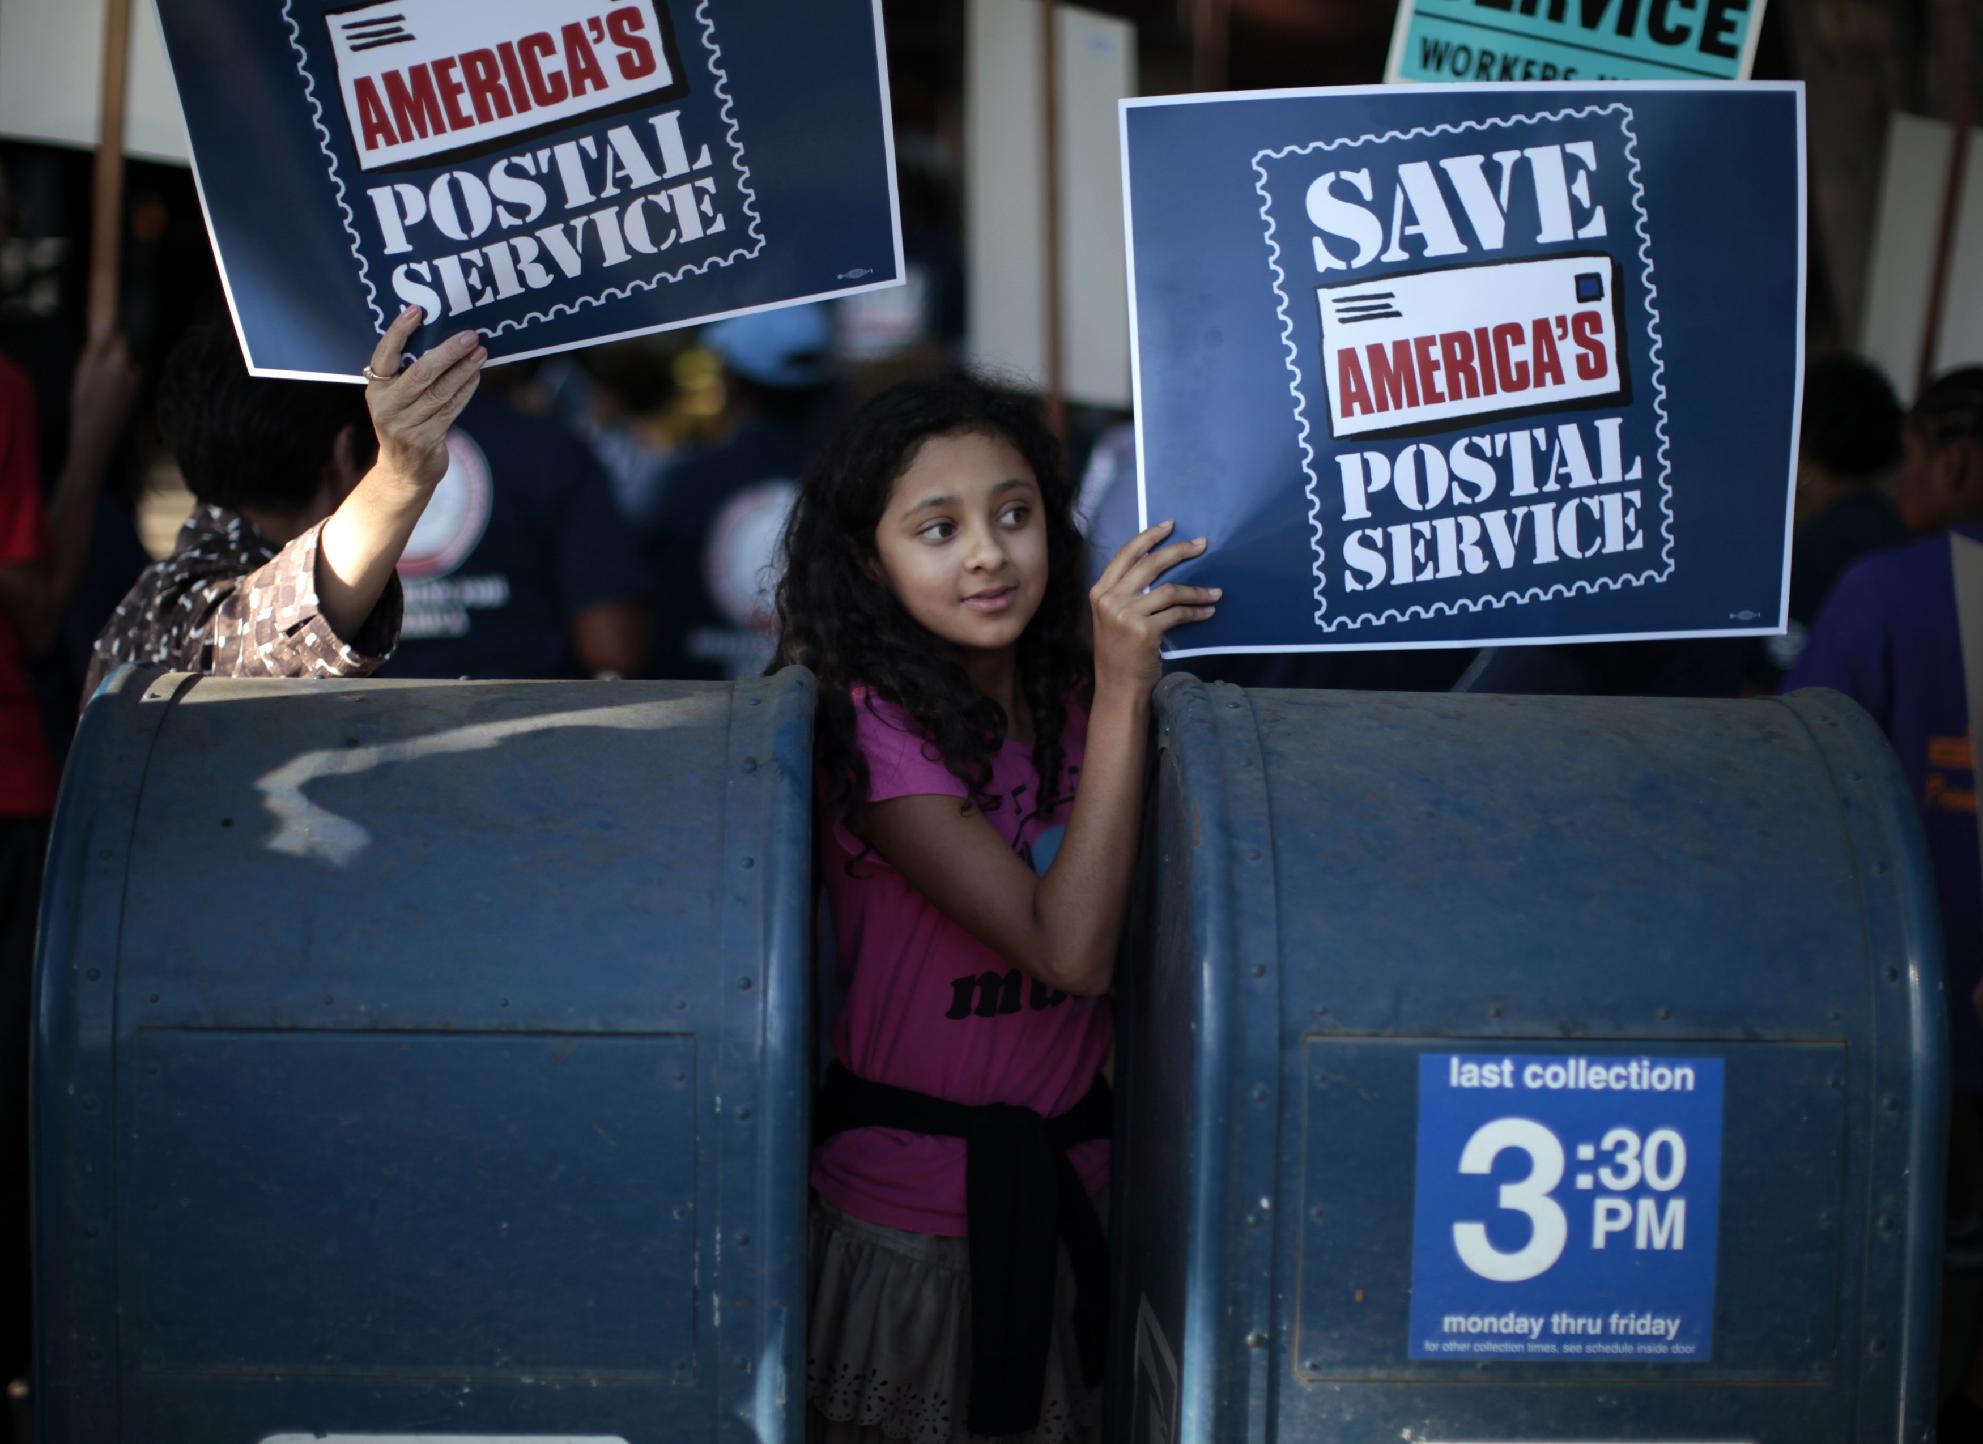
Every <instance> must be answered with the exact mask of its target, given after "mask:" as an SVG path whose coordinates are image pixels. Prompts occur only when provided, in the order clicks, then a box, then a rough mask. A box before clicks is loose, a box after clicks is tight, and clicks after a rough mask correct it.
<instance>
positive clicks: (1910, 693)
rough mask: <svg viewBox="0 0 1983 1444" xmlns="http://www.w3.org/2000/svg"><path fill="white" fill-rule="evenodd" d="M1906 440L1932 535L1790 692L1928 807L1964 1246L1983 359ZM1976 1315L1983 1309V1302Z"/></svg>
mask: <svg viewBox="0 0 1983 1444" xmlns="http://www.w3.org/2000/svg"><path fill="white" fill-rule="evenodd" d="M1901 444H1902V460H1901V471H1900V479H1899V497H1898V500H1899V505H1900V513H1901V517H1902V519H1903V520H1904V521H1905V522H1906V523H1907V525H1908V529H1909V530H1910V531H1912V532H1914V533H1916V534H1917V536H1919V537H1920V538H1921V539H1920V540H1917V541H1914V542H1911V543H1909V544H1907V545H1904V546H1899V547H1894V548H1891V549H1889V550H1887V551H1882V552H1875V553H1873V554H1872V555H1870V556H1867V557H1865V558H1863V559H1861V560H1860V561H1859V562H1858V563H1856V564H1855V565H1853V566H1852V567H1851V568H1849V569H1848V570H1847V571H1846V572H1845V574H1844V575H1843V576H1842V577H1840V578H1839V582H1838V585H1837V586H1836V587H1835V588H1834V589H1833V591H1832V594H1831V596H1830V598H1829V599H1827V601H1826V602H1825V605H1824V607H1823V608H1822V609H1821V610H1820V611H1819V613H1818V617H1817V621H1816V623H1815V624H1814V625H1813V627H1812V629H1811V636H1810V640H1809V642H1808V643H1807V644H1806V646H1805V648H1804V651H1803V653H1802V655H1801V656H1799V658H1798V659H1797V665H1796V666H1795V667H1794V668H1793V669H1792V671H1791V673H1790V675H1789V677H1788V678H1787V679H1786V681H1785V690H1786V691H1788V690H1790V689H1793V688H1797V687H1832V688H1835V689H1836V690H1838V691H1840V692H1843V693H1845V694H1846V695H1847V696H1848V697H1851V698H1852V699H1853V700H1854V701H1856V702H1858V703H1859V705H1860V706H1862V707H1864V708H1865V709H1866V710H1867V711H1868V712H1869V713H1871V714H1872V716H1873V719H1874V721H1876V722H1878V723H1879V724H1880V727H1881V729H1882V730H1883V731H1885V733H1886V734H1887V740H1888V741H1889V742H1891V743H1892V744H1893V749H1894V751H1895V753H1896V754H1898V755H1899V758H1900V765H1901V769H1902V771H1904V772H1905V773H1906V775H1907V780H1908V783H1909V785H1910V786H1911V787H1912V789H1913V792H1914V800H1915V803H1916V804H1917V805H1918V806H1919V807H1920V809H1921V822H1922V829H1923V831H1924V832H1925V833H1926V835H1927V840H1928V855H1929V861H1930V864H1931V866H1932V867H1933V869H1934V873H1935V886H1936V890H1937V893H1938V894H1939V896H1940V899H1941V910H1942V937H1943V956H1944V961H1945V968H1946V974H1947V979H1948V999H1949V1010H1948V1013H1949V1072H1950V1079H1951V1082H1952V1084H1953V1086H1954V1092H1955V1097H1954V1099H1953V1103H1954V1106H1953V1108H1952V1110H1951V1114H1950V1148H1949V1235H1950V1238H1949V1241H1950V1244H1951V1248H1952V1251H1953V1250H1954V1249H1955V1248H1956V1247H1958V1246H1963V1247H1971V1248H1973V1247H1974V1245H1976V1244H1977V1243H1983V1024H1979V1021H1978V1016H1977V1012H1976V1010H1975V1009H1974V1008H1973V1007H1972V1006H1971V999H1972V997H1973V996H1974V995H1975V993H1976V991H1977V988H1978V985H1979V983H1983V858H1979V847H1978V842H1977V817H1976V762H1975V753H1974V749H1973V746H1972V743H1971V740H1970V718H1969V692H1968V688H1967V685H1966V682H1965V678H1964V672H1963V644H1962V643H1963V639H1962V628H1963V622H1962V619H1961V616H1960V612H1959V610H1958V607H1957V594H1958V584H1957V571H1958V567H1959V566H1960V565H1969V564H1970V563H1966V561H1965V559H1964V558H1963V550H1964V549H1966V548H1967V547H1969V546H1970V545H1971V544H1978V545H1983V367H1969V368H1966V369H1964V370H1960V371H1952V372H1949V373H1948V374H1947V375H1944V376H1942V377H1940V378H1938V379H1937V380H1936V381H1935V382H1933V383H1932V384H1931V385H1930V386H1929V387H1928V388H1927V389H1926V390H1925V391H1923V392H1922V393H1921V397H1920V399H1919V400H1918V401H1916V402H1915V403H1914V407H1913V410H1912V411H1910V412H1909V413H1908V418H1907V425H1906V427H1905V430H1904V431H1903V433H1902V442H1901ZM1979 623H1983V619H1979V618H1973V619H1971V621H1970V623H1969V625H1971V626H1972V627H1973V626H1976V625H1978V624H1979ZM1965 1241H1966V1243H1965ZM1950 1291H1951V1294H1952V1295H1954V1296H1956V1297H1955V1298H1952V1300H1951V1302H1952V1303H1953V1302H1956V1301H1957V1299H1959V1298H1960V1297H1961V1296H1962V1295H1963V1294H1965V1293H1973V1292H1974V1290H1973V1289H1971V1290H1961V1289H1958V1288H1956V1287H1955V1285H1954V1283H1953V1282H1952V1283H1951V1290H1950ZM1963 1312H1967V1313H1970V1314H1971V1315H1972V1316H1973V1315H1974V1313H1975V1300H1974V1299H1973V1298H1972V1299H1970V1301H1969V1307H1968V1308H1967V1309H1965V1310H1963ZM1960 1332H1963V1331H1962V1330H1952V1331H1951V1333H1950V1335H1949V1338H1950V1341H1951V1342H1953V1338H1954V1335H1955V1334H1957V1333H1960ZM1968 1351H1969V1352H1970V1353H1973V1352H1974V1346H1973V1344H1972V1345H1970V1346H1968ZM1945 1362H1946V1363H1947V1364H1948V1365H1950V1367H1945V1369H1944V1377H1945V1379H1947V1381H1948V1383H1949V1385H1950V1386H1951V1387H1952V1388H1958V1389H1959V1390H1960V1392H1959V1393H1958V1394H1957V1395H1956V1396H1955V1397H1953V1398H1951V1399H1950V1400H1949V1402H1948V1403H1947V1405H1946V1406H1945V1408H1944V1416H1943V1424H1944V1427H1943V1433H1942V1437H1943V1438H1945V1439H1946V1438H1983V1369H1979V1368H1978V1367H1977V1366H1976V1364H1975V1363H1968V1364H1967V1367H1966V1368H1965V1367H1964V1365H1962V1364H1957V1362H1956V1361H1955V1360H1954V1359H1951V1360H1948V1361H1945ZM1965 1375H1966V1377H1965ZM1951 1424H1953V1425H1954V1426H1955V1429H1956V1432H1950V1425H1951Z"/></svg>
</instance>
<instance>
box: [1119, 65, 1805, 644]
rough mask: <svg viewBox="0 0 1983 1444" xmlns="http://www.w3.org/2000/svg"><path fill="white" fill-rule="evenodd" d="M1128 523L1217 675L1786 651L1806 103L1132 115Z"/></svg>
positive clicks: (1499, 96)
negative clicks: (1201, 604)
mask: <svg viewBox="0 0 1983 1444" xmlns="http://www.w3.org/2000/svg"><path fill="white" fill-rule="evenodd" d="M1122 120H1123V164H1124V174H1125V190H1126V193H1127V197H1128V218H1127V227H1128V235H1129V248H1130V253H1131V268H1130V281H1129V287H1130V307H1131V327H1132V331H1131V334H1132V337H1133V341H1134V360H1135V366H1136V396H1137V404H1136V418H1137V441H1138V467H1139V476H1138V488H1139V490H1138V498H1139V508H1140V514H1141V516H1142V517H1143V519H1144V520H1145V522H1146V523H1147V522H1150V521H1157V520H1162V519H1165V518H1175V519H1176V520H1177V522H1178V524H1179V528H1180V531H1181V532H1182V533H1183V534H1185V535H1198V534H1203V535H1206V536H1208V537H1209V538H1210V539H1211V547H1210V550H1209V553H1208V555H1207V556H1205V557H1204V558H1202V559H1200V560H1198V561H1196V562H1193V563H1190V564H1187V565H1185V566H1181V567H1179V568H1178V569H1177V571H1176V573H1174V575H1175V576H1177V577H1178V579H1180V580H1189V581H1191V582H1194V583H1198V584H1204V585H1219V586H1223V587H1224V588H1225V589H1226V595H1225V598H1224V600H1223V602H1222V603H1221V605H1220V608H1219V614H1218V616H1217V617H1215V618H1214V619H1212V620H1210V621H1208V622H1204V623H1201V624H1198V625H1196V626H1194V627H1193V628H1191V629H1190V631H1189V632H1186V633H1179V634H1177V637H1176V640H1177V641H1178V643H1179V647H1178V650H1177V651H1175V652H1174V653H1172V655H1176V656H1191V655H1195V654H1197V653H1199V652H1237V651H1267V652H1289V651H1332V650H1341V649H1353V648H1372V647H1386V648H1398V647H1434V646H1460V645H1478V644H1488V643H1501V644H1514V643H1523V642H1545V641H1573V640H1599V639H1618V638H1627V637H1647V638H1650V637H1675V636H1686V635H1757V634H1762V633H1768V632H1773V631H1781V630H1782V627H1783V617H1784V608H1785V605H1786V600H1787V594H1788V581H1789V565H1788V556H1789V527H1790V500H1791V489H1792V480H1793V475H1794V467H1795V450H1796V436H1797V407H1798V395H1799V388H1800V380H1801V375H1802V369H1803V356H1802V348H1803V309H1804V189H1803V186H1804V159H1803V134H1804V130H1803V91H1802V89H1801V88H1800V87H1798V86H1796V85H1792V84H1774V85H1741V86H1736V85H1725V84H1712V85H1706V84H1702V85H1696V84H1681V85H1674V84H1667V83H1656V82H1640V83H1636V84H1633V83H1620V84H1616V85H1612V86H1607V87H1602V88H1597V87H1584V86H1563V85H1554V86H1534V87H1511V86H1398V87H1365V88H1351V89H1344V90H1333V91H1286V92H1268V93H1259V94H1253V95H1238V96H1193V97H1184V98H1180V99H1175V100H1144V101H1128V102H1125V104H1124V107H1123V112H1122Z"/></svg>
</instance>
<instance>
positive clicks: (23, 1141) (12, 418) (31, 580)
mask: <svg viewBox="0 0 1983 1444" xmlns="http://www.w3.org/2000/svg"><path fill="white" fill-rule="evenodd" d="M6 236H7V193H6V183H5V177H4V176H0V242H4V241H5V240H6ZM136 391H137V372H136V370H135V369H134V368H133V367H132V365H131V361H130V357H129V356H128V355H127V354H126V353H125V349H124V343H123V341H122V340H121V339H119V338H118V337H117V336H115V335H112V334H105V335H100V336H98V337H96V338H94V339H93V340H92V341H91V342H90V344H89V346H88V347H87V348H86V349H85V350H84V352H83V356H82V359H81V361H80V362H78V363H77V366H76V374H75V381H74V385H73V388H72V390H71V395H70V409H69V447H68V451H67V454H66V456H65V458H64V461H63V465H62V473H61V475H60V476H59V477H58V478H57V480H56V483H55V489H54V491H53V492H52V493H51V494H50V496H49V499H48V502H47V504H46V506H45V507H44V505H43V503H42V497H41V445H40V437H39V435H38V433H37V429H36V423H35V393H34V387H33V385H32V384H30V382H29V381H28V378H27V376H26V375H25V374H24V373H23V372H22V371H21V370H20V368H19V367H17V366H15V365H14V364H13V363H12V362H11V361H9V360H7V358H6V357H4V356H0V1382H6V1381H10V1380H13V1379H17V1378H20V1377H21V1376H22V1375H24V1374H25V1373H26V1372H27V1365H28V1349H29V1345H28V1323H29V1311H28V1280H29V1268H28V1190H27V1178H28V1171H27V1167H26V1162H27V1151H28V1131H27V1130H28V1122H27V1119H28V1114H27V1060H28V1048H27V1044H28V999H29V991H30V988H31V976H32V973H33V969H34V930H35V913H36V909H37V906H38V904H39V900H40V893H41V855H42V850H43V848H44V847H45V846H46V844H47V840H48V816H49V813H50V812H51V811H53V810H54V807H55V765H54V763H53V761H52V760H51V759H50V756H49V751H48V742H47V739H46V738H45V737H44V736H43V735H42V730H41V714H40V712H39V711H38V710H37V708H36V705H35V700H34V695H33V693H31V692H30V691H29V689H28V680H27V659H28V657H29V655H31V654H32V653H34V652H37V651H39V650H40V649H41V648H43V647H45V646H47V645H48V644H49V643H50V642H51V641H53V640H54V638H55V633H56V630H57V627H58V626H59V624H60V619H61V616H62V613H63V610H64V609H65V608H66V607H67V606H68V603H69V598H70V596H71V595H72V594H73V593H74V591H75V589H76V582H77V579H78V578H79V577H80V576H81V574H82V569H83V561H84V557H85V555H86V553H87V552H88V550H89V539H90V528H91V524H92V522H93V521H94V520H95V517H96V507H97V500H98V497H99V495H100V494H101V492H102V488H103V477H104V473H105V471H106V470H107V469H108V468H109V465H110V457H111V453H112V452H113V451H114V450H115V448H116V445H117V437H118V433H119V432H120V431H121V430H122V429H123V425H124V419H125V417H126V416H127V415H128V414H129V412H130V409H131V401H132V398H133V397H134V396H135V394H136ZM6 1436H7V1422H6V1419H5V1417H4V1416H3V1415H0V1439H4V1438H5V1437H6Z"/></svg>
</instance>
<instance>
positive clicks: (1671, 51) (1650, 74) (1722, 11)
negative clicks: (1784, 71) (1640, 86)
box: [1384, 0, 1764, 82]
mask: <svg viewBox="0 0 1983 1444" xmlns="http://www.w3.org/2000/svg"><path fill="white" fill-rule="evenodd" d="M1763 4H1764V0H1705V3H1699V4H1697V3H1693V0H1688V3H1684V4H1677V3H1674V0H1597V3H1594V4H1593V3H1591V0H1577V3H1575V4H1572V3H1570V0H1400V3H1399V5H1398V22H1397V25H1396V27H1395V28H1394V29H1393V30H1392V31H1391V54H1390V58H1389V60H1387V61H1386V62H1385V65H1384V78H1385V79H1386V80H1476V81H1479V80H1494V81H1502V82H1508V81H1535V80H1688V79H1698V80H1747V79H1748V78H1749V72H1750V70H1751V68H1752V67H1753V66H1754V65H1755V62H1756V38H1757V36H1759V35H1760V34H1762V30H1763Z"/></svg>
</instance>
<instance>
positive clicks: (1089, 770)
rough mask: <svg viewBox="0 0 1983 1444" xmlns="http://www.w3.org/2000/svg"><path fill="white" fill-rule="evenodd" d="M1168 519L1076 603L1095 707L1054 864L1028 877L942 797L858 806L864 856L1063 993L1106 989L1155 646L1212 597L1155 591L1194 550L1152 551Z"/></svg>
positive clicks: (1155, 673) (981, 824) (1129, 852)
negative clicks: (1085, 610) (1084, 626)
mask: <svg viewBox="0 0 1983 1444" xmlns="http://www.w3.org/2000/svg"><path fill="white" fill-rule="evenodd" d="M1171 525H1172V524H1171V523H1170V522H1164V523H1161V524H1160V525H1157V526H1153V527H1151V528H1150V529H1149V530H1148V531H1146V532H1144V533H1142V535H1140V536H1138V537H1136V538H1134V539H1133V540H1131V541H1130V542H1129V543H1128V544H1127V545H1126V546H1124V547H1123V548H1122V550H1121V551H1119V552H1117V553H1116V554H1115V558H1114V559H1113V560H1112V561H1110V563H1109V564H1108V568H1107V569H1106V570H1105V571H1104V572H1103V573H1102V576H1101V579H1100V580H1099V581H1097V582H1096V583H1095V586H1094V589H1093V590H1092V591H1091V592H1090V593H1089V594H1088V595H1089V603H1090V606H1091V608H1092V610H1093V613H1094V623H1095V698H1094V705H1093V707H1092V709H1091V710H1090V712H1089V717H1088V746H1087V756H1086V759H1085V760H1084V762H1083V763H1082V772H1081V783H1080V786H1079V788H1078V789H1077V790H1076V792H1075V796H1074V809H1073V813H1072V815H1071V816H1070V817H1069V819H1068V823H1067V836H1066V838H1065V839H1064V840H1063V841H1062V842H1061V845H1060V851H1059V852H1058V853H1057V854H1056V855H1055V857H1054V861H1053V865H1052V866H1051V867H1050V868H1048V869H1047V872H1046V875H1045V876H1044V877H1040V876H1036V875H1035V874H1034V873H1033V871H1032V869H1031V868H1029V867H1027V866H1026V864H1025V862H1024V861H1022V860H1021V859H1020V858H1019V857H1017V856H1016V855H1014V853H1013V851H1012V849H1011V848H1010V847H1009V846H1008V845H1007V844H1006V841H1005V839H1004V838H1002V837H1000V836H999V835H998V833H997V832H996V831H995V830H994V829H993V828H992V825H991V823H990V822H988V821H986V819H985V818H984V817H983V816H982V815H981V814H979V813H978V812H976V811H975V810H973V811H969V812H960V811H959V809H958V805H957V799H956V798H955V797H934V796H925V797H898V798H894V799H891V800H889V801H886V802H877V803H873V804H870V805H869V807H868V809H867V816H866V823H867V833H868V839H869V841H870V842H871V843H872V844H873V845H874V849H875V851H877V852H879V853H880V854H881V855H882V856H883V857H884V858H886V859H887V860H888V862H889V864H890V865H891V866H893V867H894V868H895V869H896V870H897V871H899V872H900V873H902V875H903V876H904V877H906V878H908V880H909V881H910V882H911V883H913V884H915V886H916V887H917V888H918V889H919V890H920V891H921V892H922V893H923V895H924V896H925V897H927V898H929V900H930V901H931V902H933V903H935V904H936V905H937V907H938V908H940V909H942V911H943V912H944V913H945V915H947V916H948V917H950V918H951V919H953V920H954V921H955V922H957V923H958V924H959V925H960V926H961V927H963V928H964V929H965V930H966V931H968V932H969V933H971V934H972V936H974V937H976V938H978V939H979V940H980V941H982V942H984V943H985V944H987V945H988V946H990V947H991V948H993V949H995V950H996V951H997V952H998V953H999V955H1000V956H1002V957H1004V958H1005V959H1006V960H1007V961H1009V962H1010V963H1012V964H1013V966H1015V967H1017V968H1019V969H1021V970H1022V971H1024V972H1026V973H1029V974H1031V975H1032V976H1033V977H1036V978H1038V979H1039V980H1040V981H1041V982H1043V983H1046V984H1048V985H1049V986H1051V987H1055V988H1059V989H1061V990H1063V991H1065V992H1069V993H1076V994H1084V995H1086V994H1095V993H1101V992H1104V991H1106V990H1107V988H1108V986H1109V981H1110V978H1111V975H1112V974H1113V972H1114V969H1115V945H1116V937H1117V934H1118V933H1119V932H1120V931H1121V928H1122V917H1123V912H1124V909H1125V907H1126V906H1127V904H1128V900H1129V882H1130V870H1131V868H1132V867H1133V866H1134V863H1135V858H1136V839H1137V831H1138V828H1139V826H1140V824H1141V821H1142V809H1143V762H1144V754H1145V749H1146V747H1147V746H1148V735H1149V720H1150V693H1151V691H1152V690H1153V689H1154V688H1155V687H1156V684H1157V679H1158V677H1159V676H1160V675H1161V674H1162V670H1163V667H1162V663H1161V661H1160V660H1159V658H1158V655H1157V644H1158V643H1159V641H1161V640H1162V638H1163V636H1164V634H1165V633H1166V632H1168V631H1170V630H1171V628H1173V627H1176V626H1179V625H1181V624H1183V623H1185V622H1196V621H1201V620H1203V619H1204V618H1206V617H1209V616H1211V615H1212V612H1213V610H1214V609H1213V606H1212V604H1213V603H1214V602H1215V601H1217V600H1218V597H1219V592H1218V591H1217V590H1216V589H1210V588H1205V587H1187V586H1180V585H1179V584H1177V583H1175V582H1166V583H1165V584H1163V585H1162V586H1159V587H1156V588H1155V589H1154V590H1145V589H1146V588H1149V587H1150V586H1151V584H1152V583H1153V582H1155V581H1156V580H1157V578H1158V577H1160V576H1162V575H1163V573H1164V572H1166V571H1168V570H1169V569H1170V568H1171V567H1173V566H1175V565H1177V563H1179V562H1181V561H1184V560H1186V559H1188V558H1190V557H1195V556H1198V555H1199V554H1201V553H1202V552H1203V551H1204V549H1205V540H1204V538H1203V537H1200V538H1199V539H1198V540H1196V541H1189V542H1179V543H1176V544H1174V545H1171V546H1168V547H1165V548H1163V549H1162V550H1161V551H1158V550H1152V548H1154V547H1155V546H1156V544H1157V543H1158V542H1159V541H1161V540H1163V538H1164V537H1165V536H1167V535H1168V534H1169V532H1170V530H1171Z"/></svg>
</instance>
